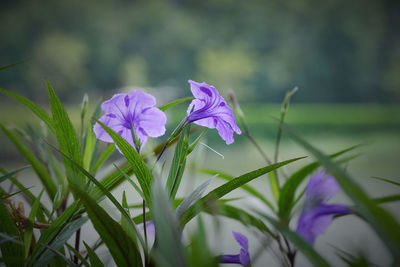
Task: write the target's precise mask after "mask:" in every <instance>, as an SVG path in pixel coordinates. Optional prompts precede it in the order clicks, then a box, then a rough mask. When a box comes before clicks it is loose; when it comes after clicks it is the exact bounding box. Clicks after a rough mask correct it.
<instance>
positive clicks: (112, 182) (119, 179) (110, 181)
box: [90, 162, 133, 201]
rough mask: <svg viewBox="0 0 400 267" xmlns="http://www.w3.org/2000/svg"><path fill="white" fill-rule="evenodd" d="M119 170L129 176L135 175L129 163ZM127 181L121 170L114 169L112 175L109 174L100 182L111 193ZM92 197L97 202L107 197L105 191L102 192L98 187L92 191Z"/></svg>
mask: <svg viewBox="0 0 400 267" xmlns="http://www.w3.org/2000/svg"><path fill="white" fill-rule="evenodd" d="M119 168H120V169H121V170H122V171H123V172H124V173H126V174H127V175H132V174H133V171H132V167H131V166H130V164H129V163H127V162H126V163H123V164H122V165H121V166H120V167H119ZM125 180H126V179H125V177H124V176H123V174H122V173H121V172H120V171H119V170H114V169H113V170H112V171H111V172H110V173H108V174H107V175H106V176H105V177H104V178H102V179H101V180H100V183H101V184H102V185H103V186H104V187H105V188H106V189H107V191H110V192H111V191H112V190H113V189H115V188H116V187H117V186H119V185H120V184H121V183H123V182H125ZM90 196H91V197H93V198H94V199H96V201H100V200H101V199H102V198H103V197H104V196H105V195H104V192H103V191H101V190H100V189H99V188H98V187H95V188H93V189H92V190H91V192H90Z"/></svg>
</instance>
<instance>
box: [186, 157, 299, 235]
mask: <svg viewBox="0 0 400 267" xmlns="http://www.w3.org/2000/svg"><path fill="white" fill-rule="evenodd" d="M303 158H304V157H300V158H294V159H290V160H286V161H282V162H279V163H275V164H272V165H269V166H267V167H264V168H260V169H258V170H255V171H252V172H249V173H246V174H243V175H241V176H239V177H237V178H235V179H233V180H231V181H229V182H227V183H225V184H223V185H221V186H220V187H217V188H216V189H214V190H212V191H211V192H210V193H208V194H207V195H206V196H204V197H203V198H201V199H200V200H199V201H197V202H196V203H195V204H193V205H192V206H191V207H190V208H189V209H188V210H187V211H186V212H185V213H184V214H183V215H182V216H181V218H180V223H181V226H182V227H183V226H184V225H185V224H186V223H188V222H189V221H190V220H191V219H192V218H193V217H194V216H196V215H197V213H198V212H199V211H200V209H201V208H204V207H206V206H207V205H209V204H210V203H212V202H214V201H216V200H218V199H220V198H221V197H223V196H225V195H226V194H228V193H229V192H231V191H233V190H235V189H236V188H238V187H241V186H242V185H244V184H247V183H248V182H250V181H252V180H254V179H256V178H257V177H260V176H261V175H264V174H267V173H269V172H271V171H273V170H275V169H278V168H280V167H282V166H285V165H287V164H289V163H291V162H294V161H297V160H299V159H303Z"/></svg>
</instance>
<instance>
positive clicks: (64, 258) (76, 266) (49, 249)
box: [35, 244, 78, 267]
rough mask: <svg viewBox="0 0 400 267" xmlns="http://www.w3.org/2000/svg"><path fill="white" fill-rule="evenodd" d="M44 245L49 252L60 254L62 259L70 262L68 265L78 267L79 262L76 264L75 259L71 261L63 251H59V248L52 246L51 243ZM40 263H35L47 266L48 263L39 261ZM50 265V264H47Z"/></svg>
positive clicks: (55, 254) (67, 262)
mask: <svg viewBox="0 0 400 267" xmlns="http://www.w3.org/2000/svg"><path fill="white" fill-rule="evenodd" d="M44 247H46V248H47V249H48V251H47V252H48V253H51V254H53V255H54V256H58V257H59V258H60V259H62V260H63V261H64V262H65V263H66V264H68V266H72V267H78V265H77V264H75V263H74V262H73V261H71V260H70V259H68V258H67V257H66V256H65V255H64V254H62V253H61V252H59V251H58V250H57V249H54V248H52V247H51V246H49V245H46V244H44ZM39 263H40V264H35V266H46V264H43V262H39ZM47 265H49V264H47Z"/></svg>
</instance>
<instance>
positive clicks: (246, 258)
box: [219, 231, 251, 266]
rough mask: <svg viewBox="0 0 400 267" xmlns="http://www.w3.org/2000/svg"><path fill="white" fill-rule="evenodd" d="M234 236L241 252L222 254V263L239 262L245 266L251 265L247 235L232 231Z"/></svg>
mask: <svg viewBox="0 0 400 267" xmlns="http://www.w3.org/2000/svg"><path fill="white" fill-rule="evenodd" d="M232 234H233V237H234V238H235V239H236V241H237V242H238V243H239V245H240V247H241V248H240V252H239V254H235V255H222V256H221V257H220V259H219V260H220V262H221V263H237V264H241V265H243V266H251V265H250V254H249V242H248V240H247V237H246V236H244V235H242V234H241V233H238V232H234V231H232Z"/></svg>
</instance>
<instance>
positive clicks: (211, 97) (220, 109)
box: [186, 80, 242, 145]
mask: <svg viewBox="0 0 400 267" xmlns="http://www.w3.org/2000/svg"><path fill="white" fill-rule="evenodd" d="M189 83H190V90H191V91H192V94H193V95H194V97H195V99H194V100H193V101H192V103H190V105H189V108H188V110H187V117H186V121H187V122H189V123H190V122H194V123H196V124H198V125H200V126H204V127H207V128H217V130H218V133H219V135H220V136H221V138H222V139H223V140H225V142H226V144H227V145H229V144H232V143H233V141H234V140H233V132H234V131H235V132H236V133H237V134H241V133H242V132H241V131H240V129H239V127H238V126H237V125H236V122H235V118H234V116H233V112H232V109H231V108H230V107H229V106H228V105H227V104H226V101H225V99H224V98H223V97H222V96H221V95H220V94H219V93H218V91H217V89H215V87H214V86H212V85H208V84H207V83H204V82H203V83H198V82H195V81H191V80H189Z"/></svg>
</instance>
